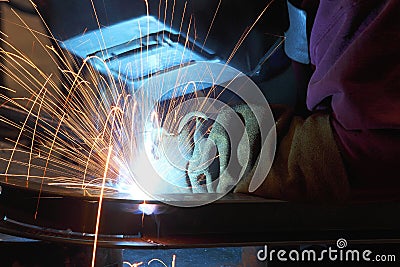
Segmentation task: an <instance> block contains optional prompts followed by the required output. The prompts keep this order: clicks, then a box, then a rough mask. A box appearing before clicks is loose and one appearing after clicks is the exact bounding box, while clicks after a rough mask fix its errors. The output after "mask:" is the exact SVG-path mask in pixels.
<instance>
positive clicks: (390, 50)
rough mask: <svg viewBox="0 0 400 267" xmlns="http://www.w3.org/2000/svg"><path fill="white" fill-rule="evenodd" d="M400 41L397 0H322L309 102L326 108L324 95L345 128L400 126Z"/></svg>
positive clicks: (312, 49) (313, 36) (313, 35)
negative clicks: (314, 68)
mask: <svg viewBox="0 0 400 267" xmlns="http://www.w3.org/2000/svg"><path fill="white" fill-rule="evenodd" d="M399 47H400V1H398V0H352V1H350V0H321V1H320V6H319V9H318V12H317V16H316V19H315V23H314V27H313V29H312V33H311V40H310V57H311V61H312V63H313V64H314V65H316V70H315V72H314V74H313V76H312V78H311V80H310V83H309V87H308V95H307V106H308V108H309V109H310V110H314V109H318V108H324V107H323V106H322V103H326V102H327V101H326V100H327V99H328V100H330V107H328V108H332V110H333V112H334V114H335V116H336V118H337V121H338V122H339V123H340V124H341V125H342V126H343V127H344V128H345V129H348V130H355V129H384V128H394V129H400V49H399ZM328 102H329V101H328Z"/></svg>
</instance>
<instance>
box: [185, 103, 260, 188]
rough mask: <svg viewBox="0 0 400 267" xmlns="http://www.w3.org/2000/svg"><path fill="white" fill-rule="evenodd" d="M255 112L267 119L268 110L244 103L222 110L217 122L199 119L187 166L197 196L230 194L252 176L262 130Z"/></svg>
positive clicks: (191, 184)
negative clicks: (200, 194) (247, 176)
mask: <svg viewBox="0 0 400 267" xmlns="http://www.w3.org/2000/svg"><path fill="white" fill-rule="evenodd" d="M253 112H256V113H257V114H258V116H259V117H261V118H265V117H267V116H265V115H263V114H265V112H267V111H266V109H265V108H264V107H259V106H252V107H251V108H250V107H249V106H248V105H244V104H243V105H236V106H234V107H232V108H227V109H223V110H221V111H220V112H219V114H218V116H217V117H216V119H215V121H210V120H209V119H208V118H207V117H204V116H203V117H201V118H200V117H197V118H196V127H195V128H196V129H195V131H194V134H193V144H194V145H193V151H192V154H191V157H190V159H189V162H188V167H187V175H188V178H189V182H190V186H191V188H192V192H193V193H205V192H209V193H226V192H228V191H230V189H232V188H233V187H234V186H235V185H236V184H237V183H238V182H239V179H240V178H241V177H245V176H246V175H248V173H250V171H251V170H252V168H253V166H254V164H255V163H256V160H257V157H258V154H259V153H260V148H261V136H260V127H259V125H258V121H257V118H256V116H255V115H254V113H253ZM238 118H239V120H240V121H239V122H238ZM233 122H236V123H235V124H234V123H233ZM232 124H234V125H232ZM239 124H241V125H242V127H240V125H239ZM236 125H237V126H236ZM229 129H233V131H232V130H229Z"/></svg>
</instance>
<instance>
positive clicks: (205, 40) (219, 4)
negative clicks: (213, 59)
mask: <svg viewBox="0 0 400 267" xmlns="http://www.w3.org/2000/svg"><path fill="white" fill-rule="evenodd" d="M221 2H222V0H219V3H218V6H217V9H216V10H215V13H214V17H213V19H212V21H211V24H210V27H209V28H208V31H207V35H206V38H204V42H203V46H202V47H201V52H203V49H204V46H205V45H206V42H207V39H208V35H210V32H211V29H212V27H213V25H214V21H215V18H216V17H217V14H218V11H219V7H220V6H221Z"/></svg>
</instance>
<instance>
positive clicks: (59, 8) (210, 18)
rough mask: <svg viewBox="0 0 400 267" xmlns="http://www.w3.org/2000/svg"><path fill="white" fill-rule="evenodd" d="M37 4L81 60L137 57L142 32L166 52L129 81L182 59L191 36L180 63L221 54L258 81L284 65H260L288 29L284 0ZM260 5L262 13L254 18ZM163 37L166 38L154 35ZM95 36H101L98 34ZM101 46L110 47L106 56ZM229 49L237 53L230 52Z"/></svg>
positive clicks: (125, 0)
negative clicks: (98, 56)
mask: <svg viewBox="0 0 400 267" xmlns="http://www.w3.org/2000/svg"><path fill="white" fill-rule="evenodd" d="M269 2H270V3H269ZM36 4H37V5H38V9H39V11H40V13H41V14H42V16H43V17H44V19H45V21H46V23H47V24H48V26H49V29H50V30H51V32H52V34H53V35H54V36H55V38H56V39H57V40H59V41H61V44H62V47H63V48H64V49H65V50H68V51H69V52H71V53H72V54H73V55H74V56H76V57H77V58H81V59H84V58H85V57H87V56H89V55H93V54H96V53H97V55H98V54H102V57H103V59H105V60H108V62H109V64H110V68H111V69H112V68H113V67H115V65H119V64H122V65H123V64H124V62H128V61H133V62H135V61H137V60H138V58H137V56H135V55H134V54H135V53H134V52H135V51H137V50H138V49H140V48H141V46H142V45H143V43H141V44H139V42H140V41H139V39H140V38H142V39H146V41H149V42H150V45H152V44H153V45H155V46H160V45H165V46H164V50H165V51H162V53H163V54H162V55H163V56H164V57H168V59H169V60H168V61H165V60H163V58H157V57H156V56H154V54H156V53H159V52H161V51H152V55H150V57H149V59H150V60H149V61H148V62H145V64H144V65H145V66H146V67H145V69H146V70H145V71H143V72H142V73H136V74H133V75H132V77H127V78H132V79H134V78H135V77H133V76H135V75H136V76H137V75H139V76H140V75H142V76H146V75H148V74H150V73H155V72H157V71H160V70H167V69H169V68H173V67H174V66H176V61H177V60H178V59H179V61H180V58H182V53H183V47H184V46H185V41H186V40H190V43H189V44H186V45H187V46H188V47H190V48H191V49H190V50H191V51H189V53H187V52H185V53H187V54H186V55H184V56H183V57H184V58H183V63H184V64H185V63H187V62H188V61H191V62H194V61H199V60H201V61H210V60H215V59H218V60H219V61H220V62H229V64H230V65H231V66H233V67H235V68H236V69H238V70H240V71H241V72H243V73H245V74H247V75H248V76H250V77H252V78H254V79H255V80H260V79H266V78H268V76H270V75H272V73H266V71H267V72H268V71H271V72H273V70H272V69H274V68H280V67H281V66H280V65H282V64H287V63H288V61H287V60H285V59H283V58H282V57H280V58H279V59H278V60H276V62H273V64H272V65H275V66H274V67H272V68H271V66H269V67H266V68H265V66H266V65H267V64H264V63H265V62H268V61H270V60H269V57H270V56H271V55H272V54H273V52H275V51H276V50H275V48H276V47H278V46H279V44H281V41H282V37H280V36H283V34H284V32H285V30H286V29H287V28H288V18H287V10H286V8H287V7H286V3H285V1H265V0H254V1H250V2H249V1H246V2H245V1H243V0H230V1H217V0H189V1H185V0H176V1H148V7H147V6H146V1H143V0H94V1H93V6H94V8H95V12H94V9H93V6H92V3H91V1H89V0H87V1H86V0H85V1H81V0H71V1H54V0H37V1H36ZM267 5H268V8H266V7H267ZM264 9H266V11H265V13H263V15H262V16H261V17H259V16H260V14H261V13H262V11H263V10H264ZM216 10H218V12H216ZM147 11H148V12H147ZM147 15H149V17H150V22H151V23H150V24H151V28H150V29H144V28H146V26H147V22H146V23H145V24H143V18H144V17H146V16H147ZM96 17H97V19H96ZM256 20H258V22H257V23H256V24H255V25H254V27H253V28H252V30H251V31H250V33H249V34H248V36H247V37H246V38H245V39H244V41H243V43H241V44H240V46H239V49H237V51H236V46H237V45H238V43H239V42H240V40H241V37H243V36H244V33H245V32H246V30H248V29H249V28H250V27H251V26H252V24H253V23H254V22H255V21H256ZM140 22H142V24H141V27H139V25H140ZM99 25H100V27H101V29H102V32H100V30H99ZM138 32H140V33H138ZM162 33H164V34H162ZM147 35H150V36H147ZM160 35H162V37H163V38H159V36H160ZM100 36H101V38H104V39H105V41H103V40H100ZM155 36H156V37H155ZM166 37H167V38H166ZM186 37H187V38H188V39H186ZM132 40H134V41H133V42H132ZM87 42H91V44H90V48H89V47H88V46H86V47H81V46H78V45H77V44H79V43H87ZM169 44H172V46H173V48H174V49H175V50H177V51H178V52H177V53H174V52H173V51H172V49H170V51H166V50H168V49H167V48H166V46H167V45H169ZM146 45H148V44H146ZM106 50H108V51H110V53H106V55H104V53H103V52H104V51H106ZM179 51H180V52H179ZM233 51H235V53H234V54H235V55H234V56H233V57H231V55H232V53H233ZM147 58H148V57H146V59H147ZM156 58H157V59H156ZM115 59H117V60H115ZM129 75H130V74H127V76H129ZM260 76H262V77H260Z"/></svg>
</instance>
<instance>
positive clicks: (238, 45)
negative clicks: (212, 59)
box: [226, 0, 275, 64]
mask: <svg viewBox="0 0 400 267" xmlns="http://www.w3.org/2000/svg"><path fill="white" fill-rule="evenodd" d="M274 2H275V0H272V1H271V2H269V3H268V4H267V5H266V6H265V8H264V9H263V11H261V13H260V15H258V17H257V19H256V20H255V21H254V22H253V24H252V25H251V26H250V28H249V29H248V30H246V31H245V33H244V35H243V37H242V38H240V40H239V42H238V43H237V44H236V46H235V48H234V49H233V51H232V53H231V55H230V56H229V58H228V60H227V61H226V64H229V62H231V60H232V58H233V56H234V55H235V54H236V52H237V50H238V49H239V47H240V46H241V45H242V44H243V42H244V40H246V38H247V36H248V35H249V34H250V32H251V31H252V30H253V28H254V26H256V24H257V22H258V21H259V20H260V19H261V17H262V16H263V15H264V13H265V12H266V11H267V10H268V8H269V7H270V6H271V4H272V3H274Z"/></svg>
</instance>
